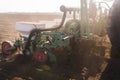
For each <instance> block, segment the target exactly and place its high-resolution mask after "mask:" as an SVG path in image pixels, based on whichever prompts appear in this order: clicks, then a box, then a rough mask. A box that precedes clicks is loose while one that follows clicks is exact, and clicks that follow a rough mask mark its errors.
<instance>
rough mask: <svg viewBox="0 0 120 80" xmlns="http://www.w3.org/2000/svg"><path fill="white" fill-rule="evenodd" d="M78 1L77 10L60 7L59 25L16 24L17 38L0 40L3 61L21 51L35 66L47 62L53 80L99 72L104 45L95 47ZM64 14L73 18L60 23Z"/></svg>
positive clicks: (84, 10)
mask: <svg viewBox="0 0 120 80" xmlns="http://www.w3.org/2000/svg"><path fill="white" fill-rule="evenodd" d="M81 3H82V5H81V9H80V8H72V7H69V8H67V7H65V6H63V5H62V6H61V7H60V10H61V11H62V12H63V17H62V21H61V23H60V25H59V26H54V27H52V28H44V25H43V24H35V23H17V25H16V27H17V30H18V31H19V32H20V33H21V35H20V38H19V39H17V40H15V42H14V43H11V42H8V41H4V42H2V56H3V60H4V59H6V58H8V57H9V56H10V55H13V54H15V53H16V52H17V53H21V54H22V55H23V56H27V57H30V58H31V60H32V61H33V63H34V64H35V66H36V67H38V66H41V65H47V66H48V67H47V70H48V69H49V72H51V73H54V74H57V76H59V78H60V79H56V80H69V79H76V80H87V79H88V78H89V77H90V76H96V74H97V73H100V72H101V70H100V66H101V64H102V63H103V58H104V55H105V49H106V47H105V46H103V45H102V44H101V43H102V42H101V43H99V46H96V44H97V41H96V40H95V38H94V33H93V32H92V31H90V27H89V26H88V24H89V22H88V21H89V19H88V16H86V15H87V13H88V12H87V5H86V4H87V2H86V0H81ZM80 12H81V19H78V18H76V14H77V13H78V14H80ZM67 13H73V19H71V20H69V21H67V22H66V23H65V24H64V22H65V19H66V15H67ZM60 29H62V30H60ZM102 41H103V40H102ZM96 49H97V50H96ZM86 59H87V60H86ZM93 66H94V67H93ZM94 68H97V69H94ZM40 70H41V69H40ZM43 74H44V72H43ZM43 74H42V75H43ZM49 74H50V73H49ZM54 77H56V75H55V76H54ZM43 79H44V80H53V78H52V79H46V78H45V77H44V78H43ZM36 80H37V79H36Z"/></svg>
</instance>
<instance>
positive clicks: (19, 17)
mask: <svg viewBox="0 0 120 80" xmlns="http://www.w3.org/2000/svg"><path fill="white" fill-rule="evenodd" d="M61 17H62V15H61V14H60V13H1V14H0V43H2V41H4V40H10V41H14V40H15V39H16V38H18V36H19V33H18V32H17V31H16V29H15V25H16V22H23V21H24V22H40V21H42V20H44V21H45V20H49V21H51V20H54V19H61ZM95 38H96V45H95V46H94V48H93V49H92V51H93V53H94V54H95V55H97V57H98V55H99V54H98V53H102V52H101V51H102V50H101V49H103V48H101V47H100V46H101V45H102V46H104V47H105V54H104V56H102V58H109V49H110V42H109V40H108V37H107V35H106V36H104V37H102V38H101V37H98V36H95ZM101 40H104V41H103V42H104V43H101ZM84 43H86V42H85V41H83V44H81V46H80V48H83V53H87V50H88V52H90V53H91V51H89V50H90V49H91V47H90V45H91V44H89V43H88V44H87V47H86V45H84ZM78 46H79V45H78ZM61 55H62V54H61ZM76 55H78V54H75V56H76ZM63 56H64V55H63ZM87 57H88V56H87ZM63 58H64V57H63ZM74 58H75V57H74ZM85 58H86V56H85ZM89 58H90V59H91V60H90V61H89V60H88V61H87V59H89ZM93 58H95V59H96V56H95V57H93ZM100 58H101V57H100ZM26 59H27V58H24V59H23V57H22V58H21V56H20V57H18V59H17V60H16V61H15V62H14V63H8V65H5V66H3V68H4V67H5V68H7V67H11V68H7V69H8V70H9V71H6V73H9V74H10V75H11V76H12V77H13V76H14V79H12V80H37V79H32V78H31V76H27V74H26V73H29V70H31V69H32V68H34V67H33V64H29V63H30V61H31V59H29V58H28V60H26ZM20 60H21V61H24V63H25V64H22V63H20V62H19V61H20ZM63 60H64V59H63ZM65 60H66V59H65ZM92 61H93V62H92ZM94 61H95V60H94V59H92V57H88V58H86V60H85V62H86V63H88V62H90V63H91V62H92V66H90V67H91V68H90V69H93V70H94V68H97V67H98V65H97V62H94ZM98 61H99V60H98ZM100 62H101V61H100ZM102 62H103V65H102V69H101V71H103V70H104V68H105V66H106V63H105V62H104V60H102ZM90 63H89V64H90ZM0 64H3V63H0ZM75 65H76V64H75ZM87 65H88V64H87ZM28 66H29V67H28ZM14 67H16V70H18V72H17V73H16V72H14V71H12V70H14ZM67 67H68V66H67ZM72 67H74V66H72ZM44 68H45V69H46V68H47V69H48V68H49V67H47V66H46V65H44ZM84 68H85V67H84ZM1 69H2V68H0V74H2V73H1V71H2V70H1ZM20 70H21V71H22V72H21V71H20ZM68 70H69V69H68ZM93 70H90V71H91V72H92V71H93ZM25 71H26V72H25ZM31 71H33V70H31ZM11 72H13V73H11ZM19 72H21V73H23V74H20V73H19ZM15 73H16V74H15ZM34 73H36V74H37V75H36V76H33V77H36V78H39V77H38V75H39V74H38V73H37V72H35V71H33V73H30V75H33V74H34ZM93 73H94V71H93ZM9 74H8V75H9ZM12 74H13V75H12ZM19 74H20V75H21V76H18V75H19ZM40 75H42V78H45V77H46V76H44V75H43V74H40ZM2 76H3V75H0V78H1V77H2ZM4 76H5V75H4ZM11 76H8V78H9V77H11ZM15 76H16V77H15ZM25 76H27V77H25ZM47 76H48V77H50V79H46V78H45V79H46V80H53V78H52V77H51V76H53V75H52V74H51V75H47ZM99 76H100V75H99ZM21 77H22V78H25V79H21ZM95 77H96V76H94V77H92V76H91V77H90V78H89V80H98V79H95ZM55 78H56V79H54V80H60V79H57V78H58V77H57V76H56V77H55Z"/></svg>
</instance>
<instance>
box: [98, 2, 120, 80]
mask: <svg viewBox="0 0 120 80" xmlns="http://www.w3.org/2000/svg"><path fill="white" fill-rule="evenodd" d="M107 28H108V35H109V39H110V41H111V44H112V47H111V55H110V56H111V58H110V60H108V65H107V67H106V69H105V70H104V72H103V73H102V75H101V79H100V80H120V0H115V1H114V4H113V6H112V8H111V10H110V14H109V20H108V27H107Z"/></svg>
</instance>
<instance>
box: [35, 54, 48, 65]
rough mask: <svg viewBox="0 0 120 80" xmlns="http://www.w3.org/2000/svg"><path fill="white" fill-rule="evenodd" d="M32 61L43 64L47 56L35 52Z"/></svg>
mask: <svg viewBox="0 0 120 80" xmlns="http://www.w3.org/2000/svg"><path fill="white" fill-rule="evenodd" d="M34 60H35V61H36V62H39V63H45V62H46V61H47V55H46V54H45V53H44V52H36V53H35V55H34Z"/></svg>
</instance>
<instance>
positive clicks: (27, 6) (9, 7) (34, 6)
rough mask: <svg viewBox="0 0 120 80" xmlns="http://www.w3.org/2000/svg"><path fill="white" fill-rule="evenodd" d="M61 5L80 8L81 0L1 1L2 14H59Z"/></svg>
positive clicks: (0, 9) (0, 10)
mask: <svg viewBox="0 0 120 80" xmlns="http://www.w3.org/2000/svg"><path fill="white" fill-rule="evenodd" d="M98 1H99V0H98ZM61 5H65V6H68V7H69V6H74V7H79V6H80V0H0V12H59V11H60V9H59V8H60V6H61Z"/></svg>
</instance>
